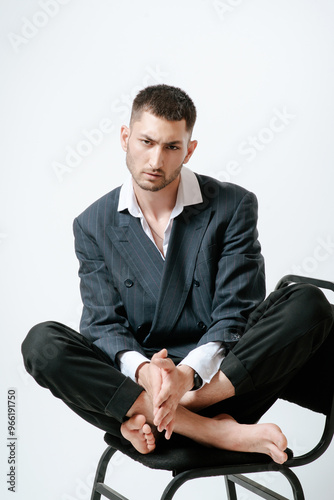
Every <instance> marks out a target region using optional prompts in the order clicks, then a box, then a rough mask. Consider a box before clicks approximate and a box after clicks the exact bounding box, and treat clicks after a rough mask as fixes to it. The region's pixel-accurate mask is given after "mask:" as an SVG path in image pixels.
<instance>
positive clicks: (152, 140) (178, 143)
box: [141, 134, 182, 146]
mask: <svg viewBox="0 0 334 500" xmlns="http://www.w3.org/2000/svg"><path fill="white" fill-rule="evenodd" d="M141 137H143V138H144V139H146V140H148V141H151V142H157V141H156V140H155V139H152V137H150V136H149V135H146V134H141ZM165 144H168V146H175V145H180V144H182V141H170V142H165Z"/></svg>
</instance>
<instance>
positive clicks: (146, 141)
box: [141, 139, 151, 146]
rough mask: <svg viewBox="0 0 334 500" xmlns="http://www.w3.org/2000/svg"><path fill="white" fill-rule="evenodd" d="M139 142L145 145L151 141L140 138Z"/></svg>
mask: <svg viewBox="0 0 334 500" xmlns="http://www.w3.org/2000/svg"><path fill="white" fill-rule="evenodd" d="M141 142H142V143H143V144H144V145H145V146H149V145H150V144H151V141H149V140H148V139H141Z"/></svg>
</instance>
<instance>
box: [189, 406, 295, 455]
mask: <svg viewBox="0 0 334 500" xmlns="http://www.w3.org/2000/svg"><path fill="white" fill-rule="evenodd" d="M210 420H211V423H212V424H211V429H210V425H208V426H207V429H206V431H207V432H203V433H202V435H201V437H200V438H199V439H196V441H199V442H201V443H202V444H206V445H209V446H213V447H215V448H221V449H223V450H233V451H245V452H252V453H264V454H266V455H269V456H270V457H271V458H272V459H273V460H274V462H276V463H278V464H283V463H284V462H285V461H286V460H287V458H288V456H287V454H286V453H285V452H284V450H285V449H286V447H287V445H288V443H287V439H286V437H285V436H284V434H283V433H282V431H281V429H280V428H279V427H278V426H277V425H275V424H252V425H246V424H239V423H238V422H236V420H234V418H232V417H231V416H229V415H217V416H216V417H214V418H212V419H210ZM203 430H204V429H203Z"/></svg>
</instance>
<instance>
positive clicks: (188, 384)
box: [151, 349, 194, 439]
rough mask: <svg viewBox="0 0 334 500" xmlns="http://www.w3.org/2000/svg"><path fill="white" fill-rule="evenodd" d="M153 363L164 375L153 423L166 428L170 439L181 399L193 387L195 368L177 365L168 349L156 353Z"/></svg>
mask: <svg viewBox="0 0 334 500" xmlns="http://www.w3.org/2000/svg"><path fill="white" fill-rule="evenodd" d="M151 364H154V365H156V366H157V367H159V368H160V370H161V377H162V384H161V389H160V391H159V393H158V394H157V396H156V398H155V399H154V401H153V404H154V421H153V423H154V425H156V426H157V428H158V431H160V432H161V431H163V430H166V435H165V437H166V439H169V438H170V437H171V435H172V432H173V429H174V418H175V412H176V409H177V407H178V404H179V402H180V399H181V398H182V396H183V395H184V394H185V393H186V392H187V391H189V390H190V389H191V388H192V387H193V380H194V370H193V369H192V368H190V367H189V366H186V365H181V366H178V367H176V366H175V364H174V363H173V361H172V360H171V359H169V358H167V351H166V349H163V350H162V351H160V353H157V354H155V355H154V356H153V357H152V360H151Z"/></svg>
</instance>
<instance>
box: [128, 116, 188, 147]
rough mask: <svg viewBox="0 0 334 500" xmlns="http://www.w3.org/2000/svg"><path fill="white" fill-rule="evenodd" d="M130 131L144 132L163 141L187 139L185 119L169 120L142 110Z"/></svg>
mask: <svg viewBox="0 0 334 500" xmlns="http://www.w3.org/2000/svg"><path fill="white" fill-rule="evenodd" d="M131 129H132V132H133V133H135V134H145V135H146V136H148V137H150V138H151V139H154V140H157V141H163V142H172V141H182V140H188V139H189V136H190V134H189V132H188V131H187V128H186V120H185V119H182V120H179V121H169V120H166V119H165V118H160V117H158V116H155V115H153V114H152V113H149V112H148V111H143V112H142V113H141V115H140V117H139V119H138V120H135V121H134V122H133V123H132V124H131Z"/></svg>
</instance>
